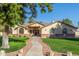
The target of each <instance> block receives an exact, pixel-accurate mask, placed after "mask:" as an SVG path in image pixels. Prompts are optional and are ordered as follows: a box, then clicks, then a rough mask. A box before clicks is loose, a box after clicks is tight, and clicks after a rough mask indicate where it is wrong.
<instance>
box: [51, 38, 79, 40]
mask: <svg viewBox="0 0 79 59" xmlns="http://www.w3.org/2000/svg"><path fill="white" fill-rule="evenodd" d="M51 39H65V40H71V41H79V38H51Z"/></svg>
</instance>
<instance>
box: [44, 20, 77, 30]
mask: <svg viewBox="0 0 79 59" xmlns="http://www.w3.org/2000/svg"><path fill="white" fill-rule="evenodd" d="M55 23H61V24H65V25H67V26H69V27H72V28H75V29H77V27H75V26H72V25H69V24H66V23H64V22H61V21H56V22H53V23H50V24H49V25H47V26H45V27H48V26H50V25H52V24H55ZM45 27H44V28H45Z"/></svg>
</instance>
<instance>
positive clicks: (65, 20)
mask: <svg viewBox="0 0 79 59" xmlns="http://www.w3.org/2000/svg"><path fill="white" fill-rule="evenodd" d="M62 22H64V23H66V24H69V25H73V24H72V21H71V20H70V19H68V18H66V19H63V21H62Z"/></svg>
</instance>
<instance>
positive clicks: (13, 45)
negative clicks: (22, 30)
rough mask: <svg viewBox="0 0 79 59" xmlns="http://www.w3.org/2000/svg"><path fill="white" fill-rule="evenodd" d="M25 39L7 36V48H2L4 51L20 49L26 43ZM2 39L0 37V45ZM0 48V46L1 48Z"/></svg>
mask: <svg viewBox="0 0 79 59" xmlns="http://www.w3.org/2000/svg"><path fill="white" fill-rule="evenodd" d="M26 40H28V38H27V37H10V38H9V45H10V48H9V49H3V50H5V51H6V52H13V51H17V50H19V49H21V48H22V47H24V46H25V45H26ZM1 42H2V39H1V38H0V46H1ZM1 49H2V48H0V50H1Z"/></svg>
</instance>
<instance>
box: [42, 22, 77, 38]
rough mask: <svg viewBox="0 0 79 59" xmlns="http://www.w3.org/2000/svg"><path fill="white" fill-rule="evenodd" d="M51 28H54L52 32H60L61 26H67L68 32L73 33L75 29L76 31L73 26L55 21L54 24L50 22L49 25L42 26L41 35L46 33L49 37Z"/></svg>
mask: <svg viewBox="0 0 79 59" xmlns="http://www.w3.org/2000/svg"><path fill="white" fill-rule="evenodd" d="M52 28H55V31H54V34H62V30H63V28H67V32H68V34H75V31H76V30H75V29H74V28H72V27H70V26H67V25H65V24H61V23H58V22H56V23H54V24H51V25H49V26H47V27H45V28H43V29H42V32H41V33H42V34H43V35H46V36H47V35H48V37H49V36H50V30H51V29H52Z"/></svg>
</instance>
